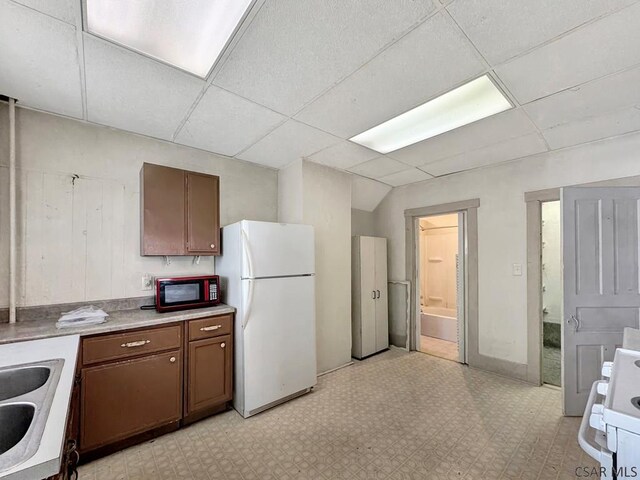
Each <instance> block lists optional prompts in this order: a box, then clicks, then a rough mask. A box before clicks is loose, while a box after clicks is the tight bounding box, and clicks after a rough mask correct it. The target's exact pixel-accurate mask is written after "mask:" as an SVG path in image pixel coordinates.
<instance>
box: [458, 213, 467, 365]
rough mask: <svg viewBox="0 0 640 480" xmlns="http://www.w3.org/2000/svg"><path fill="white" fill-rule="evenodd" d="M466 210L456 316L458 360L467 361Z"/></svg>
mask: <svg viewBox="0 0 640 480" xmlns="http://www.w3.org/2000/svg"><path fill="white" fill-rule="evenodd" d="M464 223H465V222H464V212H459V213H458V253H457V254H456V317H457V319H458V361H459V362H460V363H467V355H466V351H467V347H466V308H465V305H466V289H465V285H466V281H465V279H466V276H465V259H466V242H465V224H464Z"/></svg>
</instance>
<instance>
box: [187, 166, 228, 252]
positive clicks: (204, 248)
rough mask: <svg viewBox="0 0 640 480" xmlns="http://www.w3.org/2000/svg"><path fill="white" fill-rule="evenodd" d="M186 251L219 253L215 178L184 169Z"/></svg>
mask: <svg viewBox="0 0 640 480" xmlns="http://www.w3.org/2000/svg"><path fill="white" fill-rule="evenodd" d="M186 175H187V252H188V253H193V254H196V255H216V254H219V253H220V206H219V202H220V200H219V197H220V196H219V193H220V191H219V178H218V177H216V176H213V175H204V174H201V173H194V172H186Z"/></svg>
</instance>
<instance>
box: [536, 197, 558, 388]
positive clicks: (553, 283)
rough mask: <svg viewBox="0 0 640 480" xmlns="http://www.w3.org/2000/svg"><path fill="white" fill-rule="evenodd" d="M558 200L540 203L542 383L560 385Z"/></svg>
mask: <svg viewBox="0 0 640 480" xmlns="http://www.w3.org/2000/svg"><path fill="white" fill-rule="evenodd" d="M561 228H562V227H561V221H560V201H548V202H542V204H541V225H540V232H541V237H542V238H541V246H542V251H541V257H542V258H541V280H542V281H541V284H540V289H541V292H540V294H541V298H542V312H541V313H542V318H541V320H542V383H546V384H549V385H555V386H557V387H561V386H562V336H561V330H562V253H561V252H562V247H561Z"/></svg>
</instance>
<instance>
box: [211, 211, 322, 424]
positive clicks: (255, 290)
mask: <svg viewBox="0 0 640 480" xmlns="http://www.w3.org/2000/svg"><path fill="white" fill-rule="evenodd" d="M216 274H217V275H219V276H220V281H221V287H222V294H223V297H222V300H223V302H225V303H227V304H228V305H230V306H232V307H235V308H236V321H235V343H234V370H235V371H234V393H233V406H234V408H235V409H236V410H237V411H238V412H239V413H240V414H241V415H242V416H243V417H245V418H246V417H249V416H251V415H254V414H256V413H259V412H261V411H263V410H266V409H268V408H270V407H272V406H275V405H277V404H279V403H282V402H284V401H287V400H289V399H291V398H293V397H295V396H298V395H301V394H303V393H306V392H308V391H309V390H310V389H311V387H313V386H314V385H315V384H316V381H317V380H316V320H315V254H314V232H313V227H312V226H310V225H294V224H283V223H271V222H255V221H249V220H243V221H241V222H238V223H234V224H232V225H229V226H226V227H224V228H223V229H222V255H221V256H220V257H217V258H216Z"/></svg>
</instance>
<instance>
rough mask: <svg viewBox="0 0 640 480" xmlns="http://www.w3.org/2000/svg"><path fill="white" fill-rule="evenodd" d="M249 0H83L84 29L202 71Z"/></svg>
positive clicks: (202, 73)
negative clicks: (159, 0)
mask: <svg viewBox="0 0 640 480" xmlns="http://www.w3.org/2000/svg"><path fill="white" fill-rule="evenodd" d="M252 3H253V0H177V1H161V2H158V1H157V0H135V1H132V0H85V2H84V7H85V18H86V24H85V29H86V30H87V31H88V32H89V33H92V34H94V35H97V36H99V37H103V38H105V39H107V40H110V41H112V42H115V43H118V44H120V45H122V46H124V47H127V48H129V49H131V50H135V51H137V52H140V53H143V54H145V55H148V56H150V57H153V58H156V59H158V60H161V61H163V62H165V63H168V64H170V65H174V66H176V67H178V68H181V69H183V70H186V71H187V72H191V73H193V74H195V75H197V76H199V77H203V78H204V77H206V76H207V74H208V73H209V70H211V67H212V66H213V64H214V63H215V61H216V59H217V58H218V57H219V56H220V54H221V53H222V50H223V49H224V47H225V45H226V44H227V42H228V41H229V38H230V37H231V36H232V35H233V33H234V32H235V30H236V27H237V26H238V24H239V23H240V22H241V21H242V19H243V17H244V15H245V13H246V11H247V10H248V9H249V7H250V6H251V4H252Z"/></svg>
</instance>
